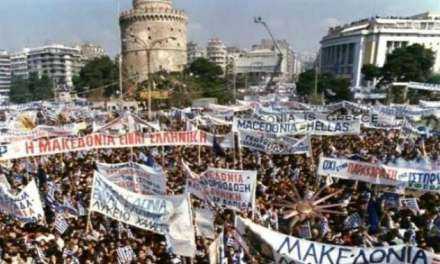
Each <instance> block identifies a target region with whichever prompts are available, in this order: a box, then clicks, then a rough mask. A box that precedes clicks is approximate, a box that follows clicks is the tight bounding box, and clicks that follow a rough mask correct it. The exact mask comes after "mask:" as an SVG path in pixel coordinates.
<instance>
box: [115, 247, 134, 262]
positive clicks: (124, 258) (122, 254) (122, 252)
mask: <svg viewBox="0 0 440 264" xmlns="http://www.w3.org/2000/svg"><path fill="white" fill-rule="evenodd" d="M116 252H117V253H118V263H121V264H122V263H130V262H131V261H132V260H133V259H134V258H135V257H136V255H135V254H134V251H133V249H132V248H131V247H130V246H126V247H120V248H118V249H116Z"/></svg>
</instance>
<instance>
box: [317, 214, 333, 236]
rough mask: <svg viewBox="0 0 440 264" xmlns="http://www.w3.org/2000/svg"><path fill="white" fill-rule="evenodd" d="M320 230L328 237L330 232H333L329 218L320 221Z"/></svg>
mask: <svg viewBox="0 0 440 264" xmlns="http://www.w3.org/2000/svg"><path fill="white" fill-rule="evenodd" d="M319 229H320V230H321V233H322V234H323V235H326V234H327V233H328V232H330V231H331V230H330V226H329V224H328V220H327V218H325V217H324V218H321V221H319Z"/></svg>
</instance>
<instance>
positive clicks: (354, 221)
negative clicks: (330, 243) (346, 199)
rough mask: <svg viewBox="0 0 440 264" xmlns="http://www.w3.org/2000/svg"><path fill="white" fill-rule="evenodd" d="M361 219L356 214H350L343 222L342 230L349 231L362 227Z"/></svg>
mask: <svg viewBox="0 0 440 264" xmlns="http://www.w3.org/2000/svg"><path fill="white" fill-rule="evenodd" d="M362 222H363V221H362V218H361V216H360V215H359V214H358V213H354V214H351V215H349V216H348V217H347V219H345V221H344V228H345V229H348V230H351V229H355V228H358V227H360V226H361V225H362Z"/></svg>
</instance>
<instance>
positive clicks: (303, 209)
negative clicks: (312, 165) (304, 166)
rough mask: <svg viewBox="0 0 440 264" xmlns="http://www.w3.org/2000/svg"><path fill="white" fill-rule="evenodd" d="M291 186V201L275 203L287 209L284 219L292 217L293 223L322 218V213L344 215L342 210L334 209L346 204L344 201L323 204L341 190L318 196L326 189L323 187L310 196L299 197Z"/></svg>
mask: <svg viewBox="0 0 440 264" xmlns="http://www.w3.org/2000/svg"><path fill="white" fill-rule="evenodd" d="M292 187H293V192H294V197H292V200H293V202H292V201H284V202H283V203H279V204H276V206H277V207H281V208H286V209H288V210H287V211H286V213H285V214H284V216H283V218H284V219H285V220H289V219H292V221H293V223H294V224H295V223H297V222H298V221H299V222H302V221H304V220H307V219H313V218H324V214H338V215H345V213H344V212H341V211H338V210H334V208H336V207H342V206H346V204H344V203H338V204H323V203H324V202H325V201H327V200H328V199H330V198H332V197H334V196H336V195H338V194H340V193H341V192H342V191H343V190H339V191H337V192H334V193H331V194H328V195H326V196H324V197H319V196H320V194H321V193H322V192H323V191H324V190H325V189H327V187H324V188H322V189H320V190H319V191H318V192H316V193H315V194H313V196H312V197H310V198H307V197H301V195H300V194H299V192H298V190H297V189H296V187H295V186H292Z"/></svg>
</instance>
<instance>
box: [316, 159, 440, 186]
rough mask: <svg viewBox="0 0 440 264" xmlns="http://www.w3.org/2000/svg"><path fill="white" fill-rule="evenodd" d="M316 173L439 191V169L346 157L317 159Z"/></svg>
mask: <svg viewBox="0 0 440 264" xmlns="http://www.w3.org/2000/svg"><path fill="white" fill-rule="evenodd" d="M318 174H319V175H325V176H332V177H335V178H342V179H348V180H359V181H363V182H369V183H374V184H383V185H393V186H398V185H399V186H405V187H407V188H412V189H417V190H423V191H432V192H440V171H427V170H418V169H411V168H400V167H392V166H387V165H383V164H373V163H367V162H359V161H353V160H348V159H334V158H323V157H321V158H320V159H319V167H318Z"/></svg>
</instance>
